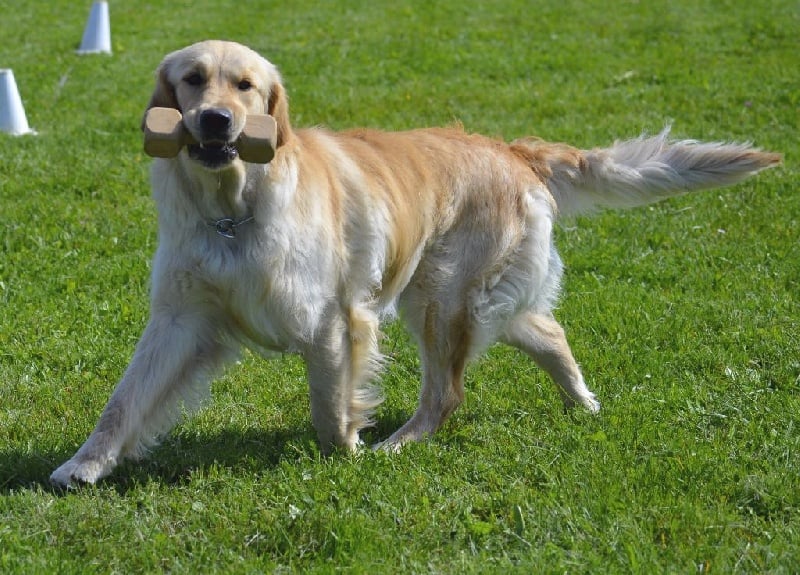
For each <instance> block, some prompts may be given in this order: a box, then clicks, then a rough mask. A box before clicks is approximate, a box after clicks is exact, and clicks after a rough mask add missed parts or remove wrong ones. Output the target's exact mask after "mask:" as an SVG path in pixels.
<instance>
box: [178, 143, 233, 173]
mask: <svg viewBox="0 0 800 575" xmlns="http://www.w3.org/2000/svg"><path fill="white" fill-rule="evenodd" d="M187 150H188V151H189V157H190V158H191V159H193V160H195V161H197V162H200V163H201V164H203V165H204V166H205V167H207V168H210V169H216V168H222V167H225V166H227V165H228V164H230V163H231V162H233V161H234V160H235V159H236V158H237V157H238V156H239V151H238V150H237V149H236V147H235V146H234V145H233V143H231V142H218V141H214V142H203V143H200V144H190V145H189V146H187Z"/></svg>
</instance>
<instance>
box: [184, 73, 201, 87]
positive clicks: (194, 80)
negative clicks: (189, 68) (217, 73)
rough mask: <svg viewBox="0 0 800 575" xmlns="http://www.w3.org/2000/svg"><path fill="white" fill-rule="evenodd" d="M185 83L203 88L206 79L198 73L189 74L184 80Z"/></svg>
mask: <svg viewBox="0 0 800 575" xmlns="http://www.w3.org/2000/svg"><path fill="white" fill-rule="evenodd" d="M183 81H184V82H186V83H187V84H189V85H190V86H202V85H203V84H204V83H205V79H204V78H203V76H202V75H200V74H199V73H198V72H194V73H192V74H189V75H188V76H186V77H185V78H184V79H183Z"/></svg>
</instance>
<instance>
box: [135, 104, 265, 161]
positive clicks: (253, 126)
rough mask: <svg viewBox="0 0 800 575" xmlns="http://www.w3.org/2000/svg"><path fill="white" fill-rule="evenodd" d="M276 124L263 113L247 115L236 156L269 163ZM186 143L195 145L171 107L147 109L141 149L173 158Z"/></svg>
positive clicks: (148, 153)
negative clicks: (142, 147)
mask: <svg viewBox="0 0 800 575" xmlns="http://www.w3.org/2000/svg"><path fill="white" fill-rule="evenodd" d="M276 135H277V126H276V124H275V118H273V117H272V116H268V115H266V114H249V115H248V116H247V119H246V121H245V126H244V129H243V130H242V133H241V134H240V135H239V138H238V139H237V140H236V142H235V144H234V145H235V146H236V149H237V150H238V152H239V157H240V158H241V159H242V160H244V161H245V162H251V163H254V164H266V163H269V162H270V161H271V160H272V158H273V157H274V156H275V142H276ZM187 144H198V142H197V140H196V139H195V138H194V137H193V136H192V134H191V133H189V130H187V129H186V126H185V125H184V124H183V116H181V113H180V112H179V111H178V110H176V109H175V108H158V107H155V108H150V109H149V110H147V114H146V115H145V118H144V151H145V153H146V154H147V155H148V156H152V157H154V158H174V157H175V156H177V155H178V153H179V152H180V151H181V148H183V147H184V146H185V145H187Z"/></svg>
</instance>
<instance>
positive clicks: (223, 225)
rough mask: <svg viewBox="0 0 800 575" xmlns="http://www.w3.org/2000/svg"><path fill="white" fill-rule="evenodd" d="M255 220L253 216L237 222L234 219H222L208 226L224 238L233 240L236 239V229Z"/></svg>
mask: <svg viewBox="0 0 800 575" xmlns="http://www.w3.org/2000/svg"><path fill="white" fill-rule="evenodd" d="M253 219H254V217H253V216H249V217H247V218H242V219H240V220H236V219H234V218H220V219H218V220H213V221H211V222H209V223H208V225H209V226H211V227H212V228H214V231H216V232H217V233H218V234H219V235H221V236H222V237H223V238H228V239H229V240H233V239H236V228H238V227H239V226H242V225H244V224H246V223H248V222H252V221H253Z"/></svg>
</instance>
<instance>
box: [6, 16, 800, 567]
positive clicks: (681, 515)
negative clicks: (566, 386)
mask: <svg viewBox="0 0 800 575" xmlns="http://www.w3.org/2000/svg"><path fill="white" fill-rule="evenodd" d="M90 4H91V2H89V1H88V0H87V2H79V3H76V2H69V1H67V0H52V1H48V2H44V1H42V0H36V1H34V2H27V3H25V2H23V3H10V2H3V4H2V9H0V13H1V14H2V17H1V18H0V37H1V38H3V42H2V44H0V67H6V68H12V69H13V70H14V75H15V76H16V80H17V84H18V86H19V89H20V91H21V94H22V98H23V101H24V104H25V108H26V111H27V115H28V121H29V123H30V124H31V126H32V127H33V128H35V129H36V130H37V131H38V135H37V136H26V137H10V136H7V135H3V134H0V229H1V230H2V236H0V572H2V573H109V572H117V573H133V572H158V571H169V572H175V573H231V572H234V573H261V572H278V573H289V572H310V573H329V572H336V571H344V572H348V573H508V572H519V573H564V572H573V573H581V572H609V573H654V572H655V573H658V572H665V573H697V572H699V573H763V572H769V573H796V572H797V569H798V565H800V510H799V509H800V458H799V455H800V418H799V415H800V305H798V292H799V291H800V242H798V235H800V194H798V193H797V191H796V189H795V188H796V185H797V182H798V168H797V158H798V154H799V153H800V145H799V144H798V140H799V139H798V130H799V129H800V126H799V125H798V123H799V121H800V66H798V47H800V44H798V36H800V6H798V3H797V2H796V1H795V0H750V1H749V2H735V1H732V0H700V1H693V0H675V1H673V2H670V3H660V2H608V1H606V0H560V1H546V0H543V1H540V2H535V3H534V2H528V1H523V0H506V1H497V2H487V1H485V0H458V1H455V0H440V1H439V2H436V3H433V2H424V1H422V0H412V1H409V2H391V1H384V0H375V1H371V2H357V1H355V0H347V1H342V2H321V1H312V0H298V1H296V2H266V1H256V0H236V1H231V0H217V1H210V0H195V1H193V2H176V1H175V0H170V1H166V0H153V1H150V2H145V3H138V2H117V1H111V2H110V12H111V19H112V41H113V47H114V54H113V55H112V56H102V55H94V56H78V55H76V54H75V49H76V48H77V46H78V44H79V43H80V39H81V35H82V32H83V26H84V24H85V22H86V19H87V17H88V14H89V8H90ZM211 37H218V38H227V39H233V40H238V41H240V42H242V43H245V44H248V45H250V46H251V47H253V48H254V49H256V50H258V51H260V52H261V53H263V54H264V55H266V56H267V57H268V58H269V59H270V60H272V61H273V62H274V63H276V64H277V65H278V66H279V67H280V68H281V70H282V71H283V74H284V76H285V80H286V84H287V87H288V91H289V94H290V97H291V103H292V111H293V119H294V122H295V125H310V124H326V125H328V126H331V127H334V128H344V127H352V126H360V125H367V126H373V127H382V128H387V129H403V128H410V127H417V126H428V125H441V124H448V123H451V122H453V121H456V120H458V121H461V122H463V124H464V125H465V127H466V128H467V129H468V130H471V131H478V132H483V133H488V134H491V135H497V136H502V137H504V138H506V139H512V138H515V137H518V136H522V135H532V134H533V135H538V136H541V137H544V138H546V139H549V140H561V141H567V142H570V143H573V144H575V145H579V146H582V147H593V146H598V145H603V144H607V143H609V142H611V141H612V140H614V139H615V138H622V137H628V136H635V135H638V134H639V133H641V132H643V131H647V132H650V133H653V132H657V131H659V130H660V129H661V128H663V126H664V125H665V124H668V123H671V124H672V126H673V133H674V134H675V135H676V136H677V137H692V138H698V139H711V140H717V139H732V140H750V141H753V142H754V143H755V144H757V145H758V146H761V147H764V148H767V149H770V150H775V151H779V152H782V153H784V154H785V166H784V167H782V168H780V169H778V170H773V171H771V172H769V173H766V174H764V175H762V176H761V177H759V178H757V179H754V180H751V181H749V182H747V183H745V184H742V185H739V186H737V187H735V188H731V189H728V190H723V191H719V192H717V191H714V192H708V193H705V194H700V195H695V196H691V197H685V198H680V199H677V200H674V201H670V202H666V203H663V204H659V205H657V206H653V207H649V208H644V209H640V210H633V211H629V212H618V213H606V214H602V215H600V216H597V217H595V218H591V219H583V218H581V219H577V220H572V221H565V222H563V223H562V225H561V226H560V228H559V229H558V231H557V236H558V237H557V240H558V243H559V245H560V248H561V253H562V256H563V258H564V260H565V262H566V264H567V272H566V276H565V286H566V289H565V294H564V297H563V300H562V302H561V305H560V307H559V309H558V310H557V316H558V318H559V319H560V320H561V321H562V322H563V324H564V325H565V327H566V329H567V332H568V336H569V338H570V340H571V342H572V345H573V350H574V352H575V355H576V356H577V358H578V361H579V362H580V363H581V364H582V366H583V369H584V371H585V374H586V377H587V381H588V382H589V385H590V387H591V388H592V389H593V390H594V391H595V392H596V393H597V394H598V397H599V399H600V401H601V402H602V403H603V407H604V410H603V411H602V412H601V414H600V415H599V416H591V415H589V414H587V413H583V412H581V411H576V412H575V413H570V414H564V413H563V412H562V409H561V406H560V401H559V399H558V394H557V392H556V390H555V388H554V386H553V384H552V383H551V382H550V381H549V380H548V379H547V378H546V377H545V376H544V374H543V373H542V372H540V371H538V370H537V369H536V368H535V367H534V365H533V364H532V363H531V362H529V361H528V360H527V359H525V358H523V356H522V355H521V354H518V353H517V352H515V351H513V350H511V349H508V348H504V347H500V346H498V347H495V348H493V349H492V350H491V351H490V352H489V354H488V355H487V357H485V358H483V359H482V360H480V361H478V362H476V363H475V364H473V365H472V367H471V369H470V370H469V371H468V373H467V401H466V403H465V405H464V406H463V407H462V408H461V409H460V410H459V411H458V412H457V413H456V414H455V415H454V417H453V418H452V419H451V421H450V422H449V423H448V424H447V425H446V427H445V428H444V429H443V430H442V431H441V432H440V433H439V434H438V435H436V436H435V437H434V438H433V439H432V440H430V441H428V442H426V443H422V444H418V445H412V446H410V447H408V448H407V449H405V450H403V451H402V452H401V453H399V454H396V455H391V456H390V455H386V454H383V453H372V452H364V453H360V454H357V455H352V456H347V455H336V456H334V457H331V458H327V459H325V458H322V457H321V456H320V454H319V449H318V446H317V444H316V441H315V435H314V432H313V430H312V428H311V423H310V417H309V414H308V409H309V408H308V397H307V389H306V384H305V374H304V368H303V365H302V363H301V362H300V361H299V360H298V359H297V358H294V357H291V356H286V357H284V358H281V359H277V360H275V361H264V360H262V359H260V358H258V357H256V356H254V355H250V354H246V355H245V356H244V357H243V358H242V361H241V362H240V363H239V364H237V365H235V366H233V367H232V368H231V369H230V370H228V372H227V373H226V374H225V376H224V377H222V378H221V379H219V380H218V381H217V382H216V383H215V384H214V386H213V397H212V398H211V399H210V400H209V402H208V404H207V407H206V408H205V409H204V410H203V411H201V412H200V413H199V414H197V415H196V416H195V417H193V418H191V419H188V420H186V421H185V422H184V423H183V424H181V425H180V426H179V427H178V428H176V430H175V431H174V433H173V434H171V435H170V436H169V437H168V438H166V440H165V442H164V444H163V446H162V447H160V448H158V449H156V450H155V451H154V453H153V454H152V457H151V458H150V459H148V460H146V461H145V462H143V463H141V464H138V465H130V464H126V465H123V466H122V467H120V468H119V469H118V471H117V472H115V473H114V474H113V475H112V476H111V477H110V478H109V479H108V480H106V481H103V482H102V483H101V484H100V485H98V486H96V487H91V488H85V489H81V490H78V491H76V492H70V493H67V494H65V495H62V494H58V493H56V492H53V491H52V490H51V489H50V488H49V486H48V483H47V478H48V476H49V474H50V472H51V471H52V470H53V469H54V468H55V467H56V466H57V465H58V464H60V463H61V462H63V461H64V460H65V459H67V458H68V457H69V456H70V455H72V453H73V452H74V451H75V449H76V448H77V447H78V446H79V445H80V443H81V442H82V441H83V440H84V439H85V438H86V436H87V435H88V433H89V432H90V431H91V429H92V427H93V425H94V423H95V422H96V420H97V417H98V416H99V413H100V410H101V409H102V407H103V405H104V404H105V401H106V399H107V398H108V396H109V394H110V392H111V389H112V388H113V386H114V385H115V384H116V382H117V380H118V378H119V377H120V376H121V373H122V371H123V370H124V368H125V367H126V365H127V362H128V359H129V357H130V355H131V353H132V351H133V347H134V345H135V342H136V340H137V339H138V336H139V334H140V333H141V330H142V329H143V327H144V324H145V321H146V318H147V304H148V273H149V260H150V258H151V256H152V254H153V251H154V249H155V241H156V220H155V213H154V207H153V205H152V202H151V200H150V197H149V193H150V192H149V186H148V183H147V178H148V176H147V170H148V166H149V163H150V160H149V159H148V158H147V157H146V156H145V155H144V154H143V152H142V149H141V148H142V143H141V132H140V130H139V123H140V120H141V116H142V113H143V110H144V106H145V104H146V103H147V101H148V98H149V94H150V92H151V90H152V87H153V70H154V68H155V67H156V65H157V64H158V62H159V61H160V59H161V58H162V57H163V55H164V54H166V53H167V52H169V51H171V50H173V49H176V48H179V47H181V46H183V45H185V44H188V43H191V42H193V41H196V40H201V39H206V38H211ZM384 343H385V349H386V352H387V354H388V355H389V357H390V358H391V360H392V361H391V362H390V365H389V368H388V370H387V371H386V373H385V376H384V377H383V386H384V388H385V392H386V397H387V400H386V402H385V403H384V404H383V406H382V407H381V408H380V410H379V413H378V419H379V423H378V426H377V427H376V428H375V429H373V430H370V431H369V432H367V434H366V439H368V440H369V441H376V440H379V439H383V438H385V437H386V436H387V435H388V434H389V433H390V432H391V431H393V430H394V429H395V428H396V427H397V426H399V425H400V424H401V423H402V422H403V421H404V420H405V419H406V418H407V417H408V416H410V414H411V412H412V411H413V408H414V406H415V403H416V397H417V393H418V378H419V374H418V363H417V360H416V356H415V352H414V350H413V349H412V348H411V346H410V344H409V341H408V338H407V337H406V335H405V333H404V331H403V330H402V328H401V327H400V326H399V325H389V326H387V327H386V340H385V342H384Z"/></svg>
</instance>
